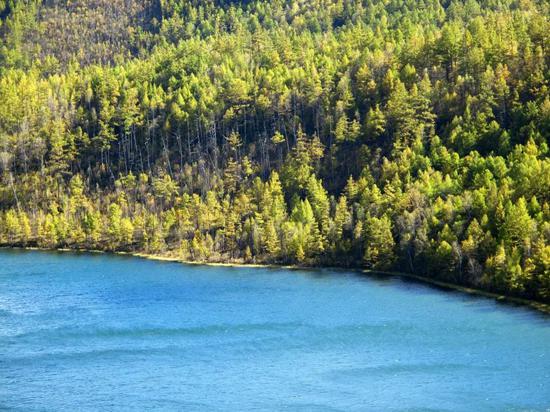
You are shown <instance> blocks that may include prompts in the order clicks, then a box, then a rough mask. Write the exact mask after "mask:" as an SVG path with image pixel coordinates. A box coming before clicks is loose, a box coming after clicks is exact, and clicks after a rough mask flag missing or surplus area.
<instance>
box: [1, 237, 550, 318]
mask: <svg viewBox="0 0 550 412" xmlns="http://www.w3.org/2000/svg"><path fill="white" fill-rule="evenodd" d="M1 249H6V250H27V251H32V250H35V251H42V252H70V253H95V254H109V255H118V256H130V257H135V258H140V259H147V260H154V261H159V262H171V263H180V264H183V265H189V266H212V267H233V268H266V269H286V270H320V269H325V270H338V271H350V272H355V273H358V274H363V275H367V276H368V275H371V276H372V275H383V276H395V277H399V278H402V279H409V280H413V281H416V282H419V283H423V284H426V285H431V286H434V287H438V288H442V289H446V290H450V291H456V292H460V293H464V294H468V295H473V296H481V297H485V298H489V299H492V300H495V301H497V302H500V303H508V304H514V305H519V306H526V307H529V308H531V309H534V310H536V311H538V312H542V313H544V314H546V315H550V304H547V303H542V302H538V301H535V300H529V299H524V298H518V297H514V296H507V295H503V294H499V293H494V292H488V291H485V290H482V289H476V288H473V287H469V286H462V285H457V284H455V283H448V282H444V281H440V280H437V279H432V278H428V277H425V276H419V275H414V274H410V273H404V272H385V271H374V270H370V269H360V268H343V267H337V266H336V267H331V266H300V265H278V264H267V263H265V264H262V263H239V262H197V261H189V260H184V259H180V258H177V257H172V256H163V255H153V254H149V253H143V252H109V251H104V250H93V249H92V250H88V249H69V248H59V249H47V248H39V247H11V246H0V250H1Z"/></svg>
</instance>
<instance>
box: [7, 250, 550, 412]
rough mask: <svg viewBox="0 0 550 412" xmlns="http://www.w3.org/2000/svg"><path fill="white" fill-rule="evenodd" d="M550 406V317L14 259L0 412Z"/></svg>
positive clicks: (217, 270) (110, 264)
mask: <svg viewBox="0 0 550 412" xmlns="http://www.w3.org/2000/svg"><path fill="white" fill-rule="evenodd" d="M1 409H7V410H25V411H32V410H48V411H49V410H52V411H57V410H70V411H74V410H90V411H96V410H117V411H121V410H186V411H195V410H197V411H214V410H227V411H243V410H290V411H354V410H357V411H359V410H360V411H363V410H366V411H370V410H372V411H381V410H394V411H424V410H433V411H435V410H437V411H439V410H441V411H505V410H509V411H524V410H533V411H548V410H550V318H549V317H548V316H545V315H543V314H540V313H538V312H535V311H533V310H531V309H527V308H523V307H516V306H510V305H505V304H502V303H497V302H496V301H494V300H491V299H486V298H482V297H474V296H469V295H465V294H461V293H458V292H448V291H442V290H438V289H435V288H433V287H431V286H427V285H424V284H420V283H415V282H412V281H407V280H403V279H401V278H398V277H373V276H365V275H360V274H357V273H353V272H345V271H334V270H328V269H327V270H315V271H313V270H312V271H305V270H285V269H268V268H265V269H264V268H229V267H209V266H186V265H181V264H177V263H168V262H155V261H149V260H144V259H139V258H133V257H125V256H111V255H103V254H72V253H55V252H38V251H32V252H27V251H7V250H4V251H0V410H1Z"/></svg>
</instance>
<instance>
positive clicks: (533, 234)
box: [0, 0, 550, 302]
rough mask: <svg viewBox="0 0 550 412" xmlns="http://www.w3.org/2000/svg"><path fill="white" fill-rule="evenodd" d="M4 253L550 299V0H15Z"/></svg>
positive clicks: (5, 43)
mask: <svg viewBox="0 0 550 412" xmlns="http://www.w3.org/2000/svg"><path fill="white" fill-rule="evenodd" d="M0 38H1V45H0V244H1V245H4V246H24V247H31V246H32V247H41V248H48V249H55V248H70V249H81V250H104V251H126V252H142V253H147V254H155V255H166V256H172V257H177V258H179V259H181V260H184V261H200V262H240V263H266V264H296V265H303V266H340V267H353V268H365V269H371V270H373V271H399V272H404V273H411V274H415V275H419V276H424V277H428V278H433V279H437V280H441V281H445V282H450V283H454V284H460V285H468V286H472V287H475V288H479V289H483V290H487V291H492V292H496V293H502V294H506V295H509V296H518V297H524V298H528V299H534V300H538V301H541V302H550V157H549V143H550V91H549V87H550V3H548V2H547V1H545V0H285V1H283V0H271V1H268V0H250V1H244V0H243V1H225V0H204V1H199V0H144V1H140V0H73V1H69V0H42V1H39V0H2V1H0Z"/></svg>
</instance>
